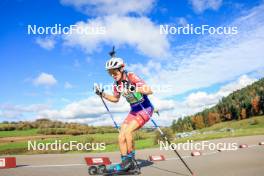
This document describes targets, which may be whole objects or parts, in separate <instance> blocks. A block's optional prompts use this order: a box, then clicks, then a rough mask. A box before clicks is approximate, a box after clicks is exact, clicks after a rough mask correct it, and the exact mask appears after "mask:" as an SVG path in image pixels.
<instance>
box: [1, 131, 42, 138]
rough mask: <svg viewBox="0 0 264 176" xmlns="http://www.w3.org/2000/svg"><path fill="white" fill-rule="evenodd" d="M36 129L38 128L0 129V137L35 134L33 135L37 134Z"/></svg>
mask: <svg viewBox="0 0 264 176" xmlns="http://www.w3.org/2000/svg"><path fill="white" fill-rule="evenodd" d="M37 131H38V129H30V130H14V131H0V138H2V137H18V136H35V135H39V134H38V133H37Z"/></svg>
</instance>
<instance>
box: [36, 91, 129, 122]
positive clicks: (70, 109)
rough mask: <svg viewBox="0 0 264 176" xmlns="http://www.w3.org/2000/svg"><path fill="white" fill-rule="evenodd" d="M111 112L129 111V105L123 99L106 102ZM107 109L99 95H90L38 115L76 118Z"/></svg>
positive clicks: (100, 113)
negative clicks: (116, 101)
mask: <svg viewBox="0 0 264 176" xmlns="http://www.w3.org/2000/svg"><path fill="white" fill-rule="evenodd" d="M108 104H109V105H108V106H109V108H110V109H111V112H112V113H124V112H128V111H129V106H128V105H127V104H126V103H124V100H123V99H121V101H120V102H119V103H117V104H115V103H108ZM106 113H107V111H106V109H105V107H104V106H103V104H102V102H101V100H100V98H99V97H96V96H91V97H88V98H87V99H84V100H79V101H75V102H71V103H69V104H67V105H66V106H65V107H64V108H62V109H60V110H54V109H50V110H45V111H42V112H40V114H39V117H41V118H51V119H56V118H59V119H78V118H92V119H93V118H96V117H98V116H101V115H103V114H106Z"/></svg>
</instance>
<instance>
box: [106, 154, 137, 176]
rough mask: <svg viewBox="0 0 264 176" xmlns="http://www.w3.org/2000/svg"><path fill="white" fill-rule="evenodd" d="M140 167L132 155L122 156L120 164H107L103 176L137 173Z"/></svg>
mask: <svg viewBox="0 0 264 176" xmlns="http://www.w3.org/2000/svg"><path fill="white" fill-rule="evenodd" d="M139 174H140V168H139V166H138V164H137V162H136V160H135V159H134V158H133V157H129V156H125V157H122V162H121V163H120V164H115V165H111V166H109V168H107V169H106V170H105V173H104V174H103V175H104V176H112V175H139Z"/></svg>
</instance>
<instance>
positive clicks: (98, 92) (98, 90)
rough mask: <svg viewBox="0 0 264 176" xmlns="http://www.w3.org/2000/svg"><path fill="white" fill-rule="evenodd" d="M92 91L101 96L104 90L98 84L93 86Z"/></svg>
mask: <svg viewBox="0 0 264 176" xmlns="http://www.w3.org/2000/svg"><path fill="white" fill-rule="evenodd" d="M94 92H95V93H96V94H97V95H99V96H102V95H103V92H104V89H101V88H100V87H99V86H98V85H96V86H94Z"/></svg>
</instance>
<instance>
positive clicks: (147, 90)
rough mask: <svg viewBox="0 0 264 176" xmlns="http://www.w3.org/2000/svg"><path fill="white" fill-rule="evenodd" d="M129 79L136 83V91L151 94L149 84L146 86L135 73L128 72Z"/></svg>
mask: <svg viewBox="0 0 264 176" xmlns="http://www.w3.org/2000/svg"><path fill="white" fill-rule="evenodd" d="M129 79H130V80H131V82H132V83H133V84H134V85H136V92H139V93H141V94H144V95H150V94H153V92H152V90H151V88H150V86H148V85H147V84H146V83H145V82H144V80H143V79H141V78H140V77H138V76H137V75H135V74H134V73H130V74H129Z"/></svg>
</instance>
